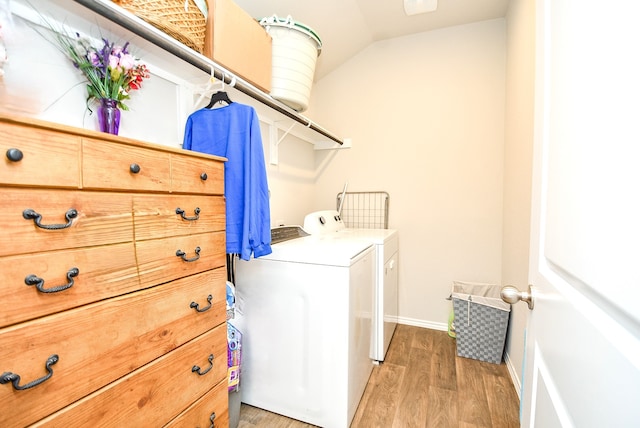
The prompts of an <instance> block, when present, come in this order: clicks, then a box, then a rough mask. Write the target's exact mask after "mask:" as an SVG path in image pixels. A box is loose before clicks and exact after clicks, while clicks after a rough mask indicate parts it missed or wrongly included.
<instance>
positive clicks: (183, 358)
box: [0, 116, 229, 428]
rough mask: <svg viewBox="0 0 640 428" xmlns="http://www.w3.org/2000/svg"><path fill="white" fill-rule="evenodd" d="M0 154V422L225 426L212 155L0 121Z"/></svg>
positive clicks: (218, 190) (217, 186)
mask: <svg viewBox="0 0 640 428" xmlns="http://www.w3.org/2000/svg"><path fill="white" fill-rule="evenodd" d="M0 153H1V156H2V157H3V159H2V161H0V200H1V203H0V223H1V224H2V230H1V231H0V280H1V283H2V288H1V290H2V295H1V297H0V302H1V304H0V305H1V306H0V374H1V378H0V383H1V384H0V427H22V426H31V425H33V426H47V427H49V426H51V427H65V428H67V427H102V426H113V427H162V426H175V427H210V426H212V425H213V426H215V427H226V426H228V420H229V415H228V410H227V409H228V405H227V396H228V394H227V377H226V375H227V341H226V335H227V327H226V298H225V296H226V292H225V288H226V285H225V284H226V269H225V262H226V260H225V231H224V228H225V208H224V196H223V193H224V182H223V180H224V178H223V174H224V172H223V171H224V170H223V168H224V163H223V162H224V160H225V159H223V158H218V157H215V156H209V155H204V154H197V153H193V152H186V151H182V150H180V149H173V148H169V147H163V146H159V145H155V144H146V143H143V142H139V141H134V140H131V139H127V138H122V137H116V136H111V135H108V134H102V133H98V132H93V131H87V130H82V129H76V128H71V127H67V126H60V125H54V124H50V123H46V122H40V121H35V120H24V119H19V118H12V117H6V116H0ZM212 421H213V423H212Z"/></svg>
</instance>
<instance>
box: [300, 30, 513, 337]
mask: <svg viewBox="0 0 640 428" xmlns="http://www.w3.org/2000/svg"><path fill="white" fill-rule="evenodd" d="M505 45H506V32H505V21H504V20H503V19H497V20H491V21H485V22H480V23H475V24H470V25H464V26H458V27H452V28H447V29H442V30H437V31H431V32H428V33H421V34H417V35H412V36H407V37H402V38H397V39H392V40H386V41H381V42H377V43H374V44H372V45H370V46H369V47H368V48H367V49H365V50H363V51H362V52H360V53H359V54H358V55H356V56H355V57H354V58H353V59H351V60H350V61H349V62H347V63H346V64H344V65H343V66H341V67H340V68H339V69H337V70H336V71H334V72H333V73H331V74H330V75H328V76H326V77H325V78H323V79H322V80H320V81H319V82H318V83H317V84H316V85H315V86H314V89H313V94H312V99H311V108H310V113H309V114H310V116H311V117H314V119H316V120H317V121H318V122H319V123H323V124H324V125H325V126H327V127H328V128H329V129H331V130H332V131H334V132H336V133H337V134H338V135H343V136H345V137H351V138H352V139H353V148H352V149H350V150H344V151H339V152H330V153H321V154H320V155H318V156H317V158H316V165H321V164H323V163H325V164H326V165H327V166H326V168H325V169H323V170H322V171H321V172H320V174H319V176H318V182H317V188H316V199H315V208H316V209H321V208H328V207H334V206H335V195H336V193H338V192H340V191H341V190H342V187H343V184H344V182H346V181H348V182H349V190H351V191H369V190H385V191H387V192H389V193H390V227H391V228H394V229H398V230H399V235H400V263H399V264H400V273H399V275H400V292H399V293H400V316H401V318H402V321H403V322H405V323H410V324H416V325H423V326H431V327H438V328H443V327H444V326H445V324H446V321H447V318H448V315H449V312H450V310H451V302H449V301H446V300H445V298H446V297H448V296H449V294H450V290H451V284H452V281H453V280H466V281H479V282H490V283H500V281H501V274H502V266H501V261H502V216H503V204H502V192H503V163H504V162H503V151H504V129H505V127H504V114H505V68H506V62H505V61H506V55H505V52H506V49H505ZM326 158H331V162H329V163H326Z"/></svg>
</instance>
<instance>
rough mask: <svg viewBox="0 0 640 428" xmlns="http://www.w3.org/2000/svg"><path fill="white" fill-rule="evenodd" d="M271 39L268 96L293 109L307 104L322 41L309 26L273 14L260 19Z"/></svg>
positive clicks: (304, 106) (302, 107)
mask: <svg viewBox="0 0 640 428" xmlns="http://www.w3.org/2000/svg"><path fill="white" fill-rule="evenodd" d="M260 25H262V26H263V27H264V28H265V29H266V30H267V33H269V35H270V36H271V39H272V69H271V96H272V97H273V98H275V99H277V100H279V101H282V103H284V104H286V105H287V106H289V107H291V108H292V109H293V110H295V111H299V112H301V111H305V110H306V109H307V108H308V107H309V96H310V95H311V86H312V85H313V75H314V73H315V70H316V60H317V59H318V55H320V50H321V48H322V42H321V41H320V38H319V37H318V35H317V34H316V33H315V32H314V31H313V30H312V29H311V28H309V27H307V26H305V25H303V24H300V23H297V22H295V21H293V19H291V16H288V17H287V18H286V19H283V18H278V17H277V16H276V15H273V16H271V17H268V18H263V19H262V20H261V21H260Z"/></svg>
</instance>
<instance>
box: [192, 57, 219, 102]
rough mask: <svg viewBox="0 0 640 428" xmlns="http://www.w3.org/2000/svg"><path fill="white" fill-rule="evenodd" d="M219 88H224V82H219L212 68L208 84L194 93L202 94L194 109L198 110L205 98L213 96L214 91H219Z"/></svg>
mask: <svg viewBox="0 0 640 428" xmlns="http://www.w3.org/2000/svg"><path fill="white" fill-rule="evenodd" d="M218 87H219V88H224V82H219V81H218V80H216V77H215V70H214V68H213V66H212V67H211V75H210V76H209V80H208V81H207V84H206V85H204V86H200V87H198V88H196V89H195V90H194V91H193V92H194V94H200V96H199V97H198V100H197V101H196V102H195V103H194V104H193V106H194V108H197V107H198V106H199V105H200V103H201V102H202V101H203V100H204V97H205V96H207V95H209V94H211V93H212V91H213V90H216V89H218V90H219V88H218Z"/></svg>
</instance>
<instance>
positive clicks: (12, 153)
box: [7, 149, 24, 162]
mask: <svg viewBox="0 0 640 428" xmlns="http://www.w3.org/2000/svg"><path fill="white" fill-rule="evenodd" d="M23 156H24V155H23V154H22V151H21V150H20V149H9V150H7V159H9V160H10V161H11V162H20V161H21V160H22V157H23Z"/></svg>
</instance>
